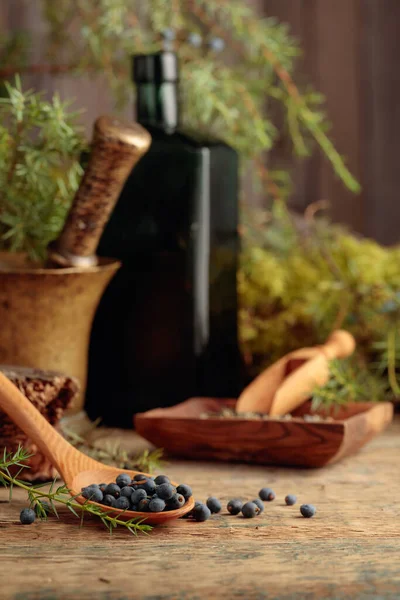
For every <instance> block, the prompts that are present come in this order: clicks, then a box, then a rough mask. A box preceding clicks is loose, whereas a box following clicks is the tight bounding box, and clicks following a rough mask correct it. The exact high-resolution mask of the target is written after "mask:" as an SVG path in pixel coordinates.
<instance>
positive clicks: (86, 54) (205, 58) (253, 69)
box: [42, 0, 359, 191]
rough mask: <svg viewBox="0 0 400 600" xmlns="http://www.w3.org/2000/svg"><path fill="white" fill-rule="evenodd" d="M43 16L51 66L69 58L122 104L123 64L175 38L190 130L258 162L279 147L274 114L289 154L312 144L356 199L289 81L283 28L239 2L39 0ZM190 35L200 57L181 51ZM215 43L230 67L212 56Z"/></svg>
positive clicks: (315, 106) (313, 98)
mask: <svg viewBox="0 0 400 600" xmlns="http://www.w3.org/2000/svg"><path fill="white" fill-rule="evenodd" d="M42 6H43V14H44V16H45V19H46V21H47V23H48V25H49V28H50V32H49V42H50V44H49V57H51V61H52V63H54V62H55V60H57V58H58V60H59V61H62V62H63V63H64V62H65V60H66V58H65V57H67V63H68V64H69V65H70V67H71V69H72V70H73V71H75V72H78V73H83V72H85V71H88V70H90V71H91V72H99V73H105V75H106V76H107V78H108V80H109V82H110V84H111V85H112V87H113V89H114V91H115V93H116V96H117V98H118V99H119V101H120V103H122V102H123V101H124V100H126V98H127V92H128V90H129V84H128V82H129V80H130V61H129V57H130V55H132V54H135V53H141V52H153V51H155V50H158V49H160V48H161V47H162V33H163V31H164V30H165V29H167V28H172V29H174V31H175V32H176V41H175V43H174V45H175V48H176V49H177V50H178V52H179V56H180V59H181V63H182V71H183V72H182V78H181V80H182V86H183V95H184V103H183V105H184V109H185V112H184V121H185V122H186V123H187V124H188V125H189V126H190V127H193V128H195V129H200V130H206V131H208V132H210V131H211V132H212V133H213V134H214V135H217V136H219V137H221V138H222V139H225V140H226V141H227V142H228V143H229V144H231V145H232V146H233V147H234V148H236V149H237V150H238V151H239V152H240V154H241V155H242V157H243V158H244V159H254V158H258V159H261V157H262V155H263V152H265V151H269V150H271V148H273V146H274V144H275V141H276V139H277V136H278V131H277V129H276V127H275V125H274V120H275V119H274V117H275V116H276V112H277V109H280V110H281V111H283V113H284V115H285V117H286V119H285V122H286V127H287V131H288V133H289V134H290V137H291V139H292V140H293V148H294V151H295V152H296V153H297V154H298V155H300V156H306V155H308V154H309V153H310V151H311V149H312V143H310V142H312V141H314V142H316V143H317V144H318V145H319V146H320V147H321V149H322V150H323V152H324V153H325V154H326V156H327V157H328V159H329V160H330V162H331V163H332V166H333V168H334V170H335V171H336V173H337V174H338V176H339V177H340V178H341V179H342V180H343V182H344V183H345V184H346V185H347V186H348V187H349V188H350V189H352V190H353V191H358V190H359V185H358V183H357V182H356V181H355V179H354V178H353V177H352V175H351V174H350V173H349V171H348V170H347V168H346V167H345V165H344V162H343V159H342V158H341V157H340V155H339V154H338V153H337V151H336V150H335V148H334V146H333V145H332V143H331V142H330V140H329V138H328V137H327V135H326V131H327V129H328V128H329V126H328V122H327V120H326V118H325V114H324V110H323V108H322V105H323V101H324V98H323V97H322V96H321V94H319V93H317V92H315V91H313V90H312V89H310V88H308V87H305V88H304V89H301V90H299V88H298V87H296V85H295V83H294V81H293V73H294V71H295V67H296V59H297V58H298V56H299V55H300V49H299V45H298V43H297V40H295V39H294V37H293V36H292V35H291V34H290V33H289V29H288V26H287V25H286V24H284V23H279V22H278V21H277V20H276V19H273V18H260V16H258V15H256V14H255V12H254V10H253V9H252V8H251V7H250V6H249V5H248V3H247V2H244V1H243V0H229V1H228V0H146V1H145V2H143V0H76V1H75V2H74V3H73V6H72V5H71V2H70V0H58V1H57V2H56V3H55V2H54V0H42ZM77 31H78V32H79V33H80V35H79V36H77V35H76V32H77ZM191 32H198V33H199V34H201V35H202V36H203V39H204V44H203V45H202V46H201V47H200V48H195V47H193V46H191V45H190V44H188V43H187V37H188V34H189V33H191ZM216 36H217V37H220V38H222V39H223V40H224V41H225V43H226V47H227V53H229V57H230V58H229V60H226V54H227V53H224V52H222V53H220V54H218V53H216V52H213V51H211V50H210V49H209V46H208V45H207V42H208V41H209V40H210V39H211V38H212V37H216Z"/></svg>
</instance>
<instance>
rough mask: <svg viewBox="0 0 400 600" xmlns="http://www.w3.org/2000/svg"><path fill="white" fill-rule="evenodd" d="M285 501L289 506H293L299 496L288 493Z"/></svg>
mask: <svg viewBox="0 0 400 600" xmlns="http://www.w3.org/2000/svg"><path fill="white" fill-rule="evenodd" d="M285 502H286V504H287V505H288V506H293V504H296V502H297V496H295V495H294V494H288V495H287V496H286V498H285Z"/></svg>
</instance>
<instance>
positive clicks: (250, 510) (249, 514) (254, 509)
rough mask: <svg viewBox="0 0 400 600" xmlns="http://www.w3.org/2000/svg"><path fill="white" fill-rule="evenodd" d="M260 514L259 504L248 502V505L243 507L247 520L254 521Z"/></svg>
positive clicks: (243, 513)
mask: <svg viewBox="0 0 400 600" xmlns="http://www.w3.org/2000/svg"><path fill="white" fill-rule="evenodd" d="M259 513H260V509H259V507H258V506H257V504H254V502H246V504H243V506H242V515H243V516H244V517H245V518H246V519H253V518H254V517H255V516H257V515H258V514H259Z"/></svg>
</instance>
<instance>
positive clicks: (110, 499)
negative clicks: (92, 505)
mask: <svg viewBox="0 0 400 600" xmlns="http://www.w3.org/2000/svg"><path fill="white" fill-rule="evenodd" d="M102 504H104V505H105V506H114V505H115V498H114V496H111V494H105V496H104V498H103V502H102Z"/></svg>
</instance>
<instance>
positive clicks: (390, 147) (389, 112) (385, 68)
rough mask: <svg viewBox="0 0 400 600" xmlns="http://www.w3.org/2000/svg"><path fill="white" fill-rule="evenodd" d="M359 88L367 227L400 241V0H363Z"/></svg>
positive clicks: (390, 240)
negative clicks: (399, 0) (399, 60)
mask: <svg viewBox="0 0 400 600" xmlns="http://www.w3.org/2000/svg"><path fill="white" fill-rule="evenodd" d="M361 5H362V11H360V16H361V18H362V28H363V36H362V40H363V44H362V47H361V51H362V63H361V67H362V71H361V78H360V82H361V90H362V102H361V104H360V112H361V117H362V129H363V139H362V142H361V144H360V150H361V152H362V154H363V165H364V169H363V180H364V182H365V200H364V212H365V231H366V233H367V234H368V235H371V236H374V237H376V238H377V239H378V240H379V241H380V242H383V243H387V244H390V243H395V242H398V241H399V238H400V235H399V222H400V204H399V202H398V195H399V193H398V188H399V167H398V163H399V154H400V138H399V130H400V110H399V94H400V73H399V67H398V59H399V43H398V32H399V29H400V4H399V2H397V1H396V0H381V1H380V2H376V0H366V1H363V2H362V3H361Z"/></svg>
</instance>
